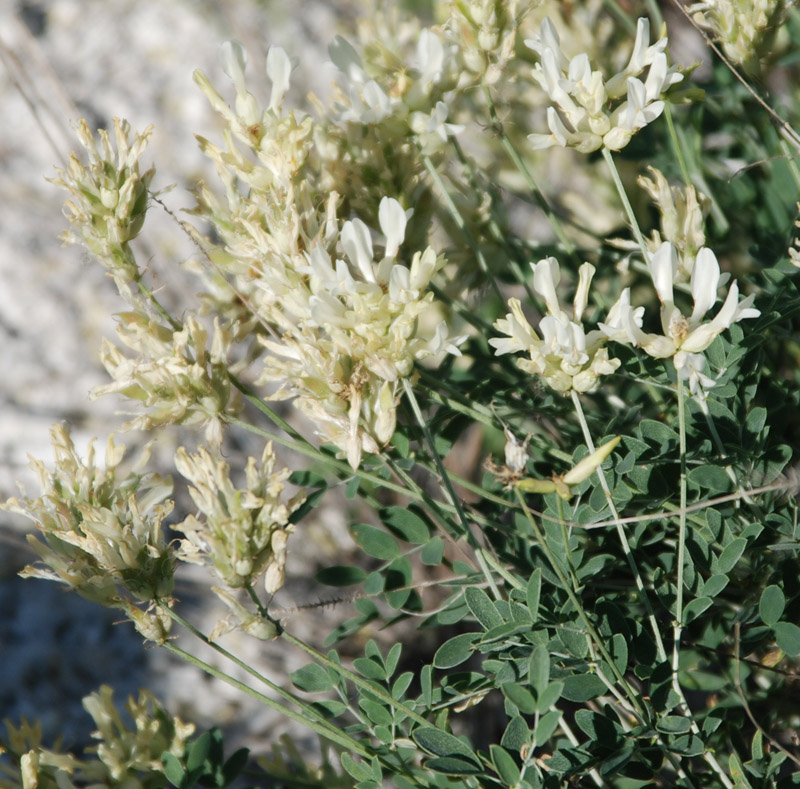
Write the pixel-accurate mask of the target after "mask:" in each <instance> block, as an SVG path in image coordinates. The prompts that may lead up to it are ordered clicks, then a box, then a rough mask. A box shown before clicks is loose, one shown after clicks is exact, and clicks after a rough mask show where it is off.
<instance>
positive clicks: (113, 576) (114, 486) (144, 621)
mask: <svg viewBox="0 0 800 789" xmlns="http://www.w3.org/2000/svg"><path fill="white" fill-rule="evenodd" d="M51 436H52V443H53V452H54V455H55V470H54V471H53V472H49V471H47V469H46V468H45V466H44V464H43V463H42V462H41V461H38V460H32V461H31V468H32V469H33V471H34V472H35V473H36V475H37V477H38V478H39V485H40V487H41V490H42V495H41V496H40V497H39V498H35V499H18V498H11V499H9V500H8V501H6V502H5V503H4V504H3V505H2V506H3V508H4V509H7V510H9V511H11V512H16V513H19V514H21V515H24V516H25V517H27V518H29V519H30V520H32V521H33V522H34V523H35V524H36V526H37V528H38V529H39V531H40V532H42V535H43V537H44V542H42V541H41V540H38V539H36V537H34V536H33V535H29V537H28V541H29V542H30V544H31V547H32V548H33V550H34V551H35V552H36V553H37V555H38V556H39V558H40V559H41V560H42V562H43V563H44V565H46V567H44V568H40V567H37V566H34V565H32V566H29V567H27V568H26V569H25V570H24V571H23V574H24V575H26V576H33V577H39V578H48V579H51V580H56V581H60V582H62V583H64V584H67V585H68V586H70V587H72V588H73V589H75V591H77V592H78V593H79V594H80V595H82V596H83V597H85V598H87V599H89V600H92V601H94V602H97V603H100V604H101V605H104V606H108V607H110V608H121V609H123V610H124V611H125V612H126V614H128V616H129V618H130V619H131V620H132V621H133V622H134V624H135V625H136V627H137V629H139V630H140V632H143V633H145V631H147V632H146V637H148V638H149V637H151V635H154V634H155V635H157V638H156V639H155V640H160V639H161V637H162V636H164V635H165V634H166V630H168V620H167V621H166V622H165V621H164V620H163V618H162V617H160V616H159V614H157V613H150V612H147V611H143V610H142V609H141V608H139V607H138V605H136V604H137V603H138V604H142V603H150V602H151V601H154V600H161V599H164V598H168V597H169V596H170V595H171V593H172V588H173V562H172V559H171V557H170V554H169V550H168V546H167V541H166V538H165V535H164V528H163V525H162V521H163V520H164V518H165V517H166V516H167V515H168V514H169V513H170V512H171V511H172V506H173V505H172V502H171V501H165V499H166V497H167V496H168V495H169V494H170V492H171V490H172V483H171V482H170V481H169V480H168V479H167V480H165V479H162V478H160V477H158V476H156V475H153V474H147V475H144V474H142V473H140V472H141V470H142V468H143V467H144V465H145V463H146V462H147V459H148V454H149V453H148V452H146V451H145V452H144V453H143V454H142V456H141V458H140V459H139V460H138V462H137V463H136V465H135V466H134V468H133V469H132V470H131V472H129V473H128V474H127V475H126V476H125V477H123V478H121V479H118V474H117V470H118V467H119V465H120V463H121V462H122V460H123V457H124V455H125V447H124V446H119V445H117V444H115V443H114V440H113V437H112V438H109V440H108V444H107V446H106V450H105V468H104V469H102V468H99V467H98V466H97V465H96V464H95V453H94V447H93V445H92V444H90V445H89V449H88V453H87V459H86V461H83V460H82V459H81V458H80V456H79V454H78V452H77V450H76V449H75V445H74V443H73V441H72V438H71V437H70V435H69V433H68V432H67V430H66V429H65V428H64V427H63V426H62V425H56V426H54V427H53V429H52V431H51Z"/></svg>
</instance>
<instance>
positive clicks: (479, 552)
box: [403, 378, 502, 600]
mask: <svg viewBox="0 0 800 789" xmlns="http://www.w3.org/2000/svg"><path fill="white" fill-rule="evenodd" d="M403 388H404V390H405V395H406V399H407V400H408V402H409V405H410V406H411V410H412V411H413V412H414V416H415V418H416V420H417V424H418V425H419V427H420V429H421V430H422V434H423V435H424V436H425V442H426V443H427V445H428V451H429V452H430V455H431V457H432V458H433V462H434V464H435V465H436V470H437V472H438V473H439V479H440V482H441V484H442V485H443V487H444V493H445V495H446V496H447V497H448V498H449V499H450V503H451V504H452V505H453V506H454V507H455V508H456V513H457V515H458V519H459V521H460V522H461V526H462V528H463V529H464V536H465V537H466V539H467V542H468V543H469V545H470V547H471V548H472V550H473V551H474V552H475V557H476V559H477V560H478V565H479V566H480V568H481V572H482V573H483V575H484V577H485V578H486V581H487V583H488V584H489V588H490V589H491V590H492V594H493V595H494V597H495V599H496V600H500V599H501V598H502V595H501V594H500V590H499V589H498V588H497V584H495V580H494V577H493V576H492V574H491V572H489V567H488V565H487V564H486V557H485V556H484V552H483V549H482V548H481V546H480V545H479V544H478V541H477V539H476V538H475V535H474V534H473V533H472V528H471V527H470V523H469V521H468V520H467V516H466V513H465V512H464V508H463V507H462V506H461V500H460V499H459V498H458V496H456V493H455V491H454V490H453V483H452V482H451V481H450V475H449V474H448V473H447V469H446V468H445V467H444V463H442V459H441V458H440V457H439V453H438V452H437V451H436V444H435V443H434V440H433V436H432V435H431V431H430V428H429V427H428V423H427V422H426V421H425V418H424V417H423V415H422V410H421V409H420V407H419V403H418V402H417V397H416V395H415V394H414V389H413V387H412V386H411V384H410V383H409V382H408V379H407V378H404V379H403Z"/></svg>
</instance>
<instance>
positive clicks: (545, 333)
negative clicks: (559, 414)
mask: <svg viewBox="0 0 800 789" xmlns="http://www.w3.org/2000/svg"><path fill="white" fill-rule="evenodd" d="M531 268H532V269H533V287H534V290H535V291H536V292H537V293H538V294H539V295H540V296H542V298H543V299H544V301H545V304H546V305H547V310H548V314H547V315H546V316H545V317H544V318H542V320H541V321H540V322H539V331H540V332H541V335H542V336H541V338H540V337H539V335H538V334H537V333H536V332H535V331H534V329H533V327H532V326H531V325H530V323H529V322H528V320H527V319H526V318H525V316H524V315H523V313H522V305H521V304H520V302H519V299H510V300H509V302H508V306H509V307H510V308H511V312H510V313H509V314H508V315H506V317H505V318H501V319H499V320H498V321H496V323H495V324H494V327H495V329H497V330H498V331H499V332H502V333H503V334H506V335H508V336H507V337H503V338H494V339H491V340H489V344H490V345H491V346H493V347H494V348H495V353H496V354H497V355H498V356H499V355H501V354H504V353H515V352H520V351H522V352H524V353H527V354H528V355H529V356H530V358H529V359H520V360H519V361H518V365H519V366H520V368H521V369H523V370H525V371H526V372H530V373H534V374H536V375H540V376H542V378H544V380H545V381H546V382H547V383H548V385H549V386H551V387H552V388H553V389H555V390H556V391H557V392H568V391H570V390H572V389H574V390H575V391H576V392H589V391H592V390H593V389H595V388H596V387H597V385H598V382H599V378H600V376H601V375H608V374H610V373H613V372H614V370H616V369H617V367H619V364H620V362H619V360H618V359H611V358H609V355H608V349H607V348H606V347H605V344H606V342H607V340H608V338H607V336H606V335H605V334H604V332H602V331H600V330H599V329H595V330H592V331H590V332H588V333H587V332H586V331H585V330H584V327H583V323H582V317H583V313H584V310H585V309H586V305H587V303H588V298H589V286H590V284H591V281H592V277H593V276H594V272H595V269H594V266H592V265H591V264H589V263H584V264H583V265H582V266H581V268H580V272H579V279H578V287H577V289H576V291H575V299H574V302H573V310H572V317H571V318H570V316H569V315H568V314H567V313H566V312H565V311H564V310H563V309H562V308H561V306H560V304H559V301H558V295H557V294H556V288H557V287H558V284H559V282H560V280H561V271H560V268H559V265H558V261H557V260H556V259H555V258H553V257H549V258H545V259H544V260H540V261H539V262H538V263H536V264H535V265H534V264H532V265H531Z"/></svg>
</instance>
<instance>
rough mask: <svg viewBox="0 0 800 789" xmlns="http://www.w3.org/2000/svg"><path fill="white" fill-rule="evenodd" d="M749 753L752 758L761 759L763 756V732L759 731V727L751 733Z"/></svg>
mask: <svg viewBox="0 0 800 789" xmlns="http://www.w3.org/2000/svg"><path fill="white" fill-rule="evenodd" d="M750 753H751V755H752V757H753V759H757V760H761V759H763V758H764V734H763V732H762V731H761V729H759V730H758V731H757V732H756V733H755V734H754V735H753V742H752V745H751V746H750Z"/></svg>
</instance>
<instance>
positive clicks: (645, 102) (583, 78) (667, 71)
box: [525, 19, 683, 153]
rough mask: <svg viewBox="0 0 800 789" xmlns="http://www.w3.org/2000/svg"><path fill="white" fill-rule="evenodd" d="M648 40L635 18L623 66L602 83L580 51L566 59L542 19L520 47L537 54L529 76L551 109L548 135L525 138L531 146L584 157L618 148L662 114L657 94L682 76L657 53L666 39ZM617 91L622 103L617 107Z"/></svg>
mask: <svg viewBox="0 0 800 789" xmlns="http://www.w3.org/2000/svg"><path fill="white" fill-rule="evenodd" d="M649 40H650V28H649V24H648V22H647V20H645V19H640V20H639V25H638V28H637V33H636V41H635V43H634V48H633V53H632V54H631V58H630V61H629V62H628V65H627V66H626V67H625V69H624V70H623V71H621V72H620V73H619V74H615V75H614V76H613V77H611V78H610V79H609V80H608V81H606V80H604V78H603V75H602V73H601V72H599V71H595V70H593V69H592V67H591V64H590V62H589V57H588V55H586V54H585V53H581V54H578V55H576V56H575V57H573V58H572V59H571V60H568V59H567V57H566V56H565V55H564V53H563V52H562V51H561V47H560V42H559V39H558V34H557V32H556V30H555V28H554V27H553V25H552V23H551V22H550V20H549V19H545V20H544V21H543V22H542V25H541V30H540V33H539V35H538V36H537V37H536V38H534V39H530V40H527V41H526V42H525V43H526V44H527V45H528V46H529V47H531V48H532V49H534V50H535V51H536V52H537V53H538V54H539V56H540V62H539V63H538V64H536V67H535V68H534V70H533V78H534V79H535V80H536V81H537V82H538V83H539V85H540V86H541V87H542V89H543V90H544V91H545V93H546V94H547V95H548V97H549V98H550V100H551V101H552V102H553V104H554V105H555V106H553V107H549V108H548V110H547V125H548V127H549V129H550V134H531V135H529V137H528V139H529V141H530V143H531V145H532V146H533V148H548V147H550V146H551V145H560V146H562V147H567V146H569V147H573V148H577V149H578V150H579V151H582V152H584V153H589V152H591V151H595V150H597V149H598V148H600V147H601V146H603V145H605V146H606V147H607V148H609V149H611V150H619V149H620V148H623V147H625V146H626V145H627V144H628V142H629V141H630V139H631V137H632V136H633V135H634V134H635V133H636V132H637V131H639V130H640V129H642V128H643V127H644V126H646V125H647V124H648V123H651V122H652V121H654V120H655V119H656V118H658V116H659V115H661V113H662V112H663V110H664V103H663V101H661V100H660V96H661V95H662V94H663V92H664V91H666V90H667V89H668V88H669V87H670V86H671V85H673V84H675V83H676V82H679V81H680V80H681V79H683V75H682V74H680V73H679V72H678V71H677V69H675V68H674V67H673V68H668V67H667V59H666V55H665V54H664V52H663V50H664V48H665V47H666V43H667V40H666V38H664V39H661V40H660V41H658V42H657V43H656V44H654V45H653V46H649ZM647 67H649V71H648V74H647V78H646V80H645V81H644V82H642V81H641V80H640V79H638V78H637V75H638V74H640V73H641V72H642V71H643V70H644V69H645V68H647ZM623 92H625V93H626V94H627V99H626V100H625V101H624V102H622V103H619V101H618V100H619V99H620V98H621V96H622V94H623ZM609 102H610V103H611V105H612V106H611V107H610V108H609Z"/></svg>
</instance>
